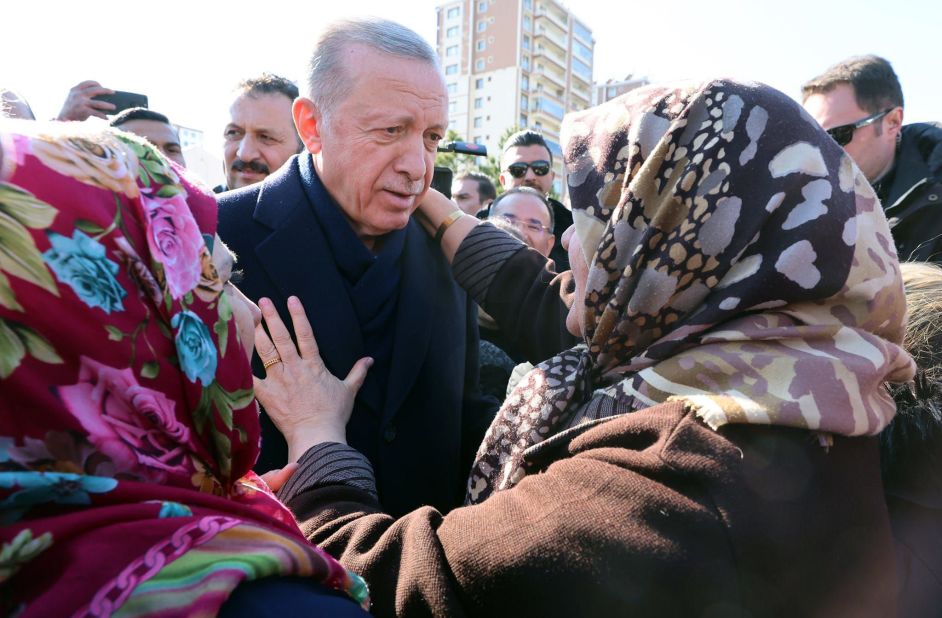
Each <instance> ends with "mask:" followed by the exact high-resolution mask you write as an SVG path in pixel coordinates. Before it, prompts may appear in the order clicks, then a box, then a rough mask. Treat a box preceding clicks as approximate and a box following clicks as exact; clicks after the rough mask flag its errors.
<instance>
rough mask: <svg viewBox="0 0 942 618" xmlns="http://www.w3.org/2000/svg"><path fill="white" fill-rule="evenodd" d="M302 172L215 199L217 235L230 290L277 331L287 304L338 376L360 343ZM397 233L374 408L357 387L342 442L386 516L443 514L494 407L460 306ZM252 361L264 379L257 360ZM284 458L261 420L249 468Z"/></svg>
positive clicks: (412, 239)
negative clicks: (274, 321) (268, 315)
mask: <svg viewBox="0 0 942 618" xmlns="http://www.w3.org/2000/svg"><path fill="white" fill-rule="evenodd" d="M301 156H310V155H307V154H304V155H301ZM311 173H312V172H311V171H310V166H309V165H308V163H307V162H306V161H304V160H303V159H299V158H298V157H297V156H296V157H294V158H293V159H292V160H291V161H290V162H289V164H287V165H285V166H282V168H281V169H280V170H278V171H277V172H275V173H274V174H272V175H271V176H269V177H268V178H266V179H265V181H264V182H262V183H258V184H255V185H252V186H249V187H245V188H243V189H239V190H236V191H231V192H228V193H224V194H222V195H220V196H219V235H220V237H221V238H222V240H223V241H224V242H225V243H226V244H227V245H229V247H230V248H231V249H232V250H233V251H234V252H235V253H236V255H237V256H238V268H240V269H242V270H243V271H244V277H243V279H242V281H241V282H240V283H239V287H240V289H241V290H242V291H243V292H244V293H245V294H246V295H247V296H248V297H249V298H251V299H253V300H258V299H259V298H260V297H262V296H266V297H268V298H271V299H272V301H274V303H275V306H276V307H278V310H279V312H280V314H281V317H282V319H283V320H284V321H285V324H286V325H288V326H289V327H290V325H291V321H290V317H289V315H288V312H287V307H286V302H287V299H288V296H290V295H292V294H294V295H296V296H298V297H299V298H300V299H301V302H302V303H303V305H304V308H305V310H306V311H307V315H308V318H309V319H310V321H311V326H312V327H313V329H314V335H315V337H316V338H317V343H318V346H319V348H320V353H321V356H322V357H323V358H324V362H325V364H326V365H327V368H328V369H329V370H330V371H331V373H333V374H334V375H336V376H340V377H343V376H346V375H347V373H348V372H349V371H350V369H351V367H353V364H354V363H355V362H356V361H357V360H358V359H359V358H361V357H362V356H363V355H364V354H363V340H362V336H361V333H360V326H359V324H358V323H357V319H356V315H355V313H354V310H353V306H352V304H351V300H350V298H349V296H348V293H347V291H346V288H345V286H344V283H343V281H342V278H341V277H342V275H341V274H340V272H339V271H338V269H337V266H336V263H335V261H334V259H333V257H332V255H331V253H330V250H329V247H328V243H327V240H326V238H325V237H324V234H323V230H322V228H321V223H320V222H319V221H318V219H317V218H316V217H315V214H314V211H313V206H312V204H311V203H310V201H309V198H308V193H307V192H306V191H305V188H304V186H303V184H302V183H308V186H310V183H311V182H312V178H310V174H311ZM324 199H329V198H328V197H327V196H326V193H325V195H324ZM406 233H407V236H406V242H405V248H404V249H403V254H402V257H401V262H400V263H401V266H402V278H401V284H400V285H401V287H400V291H399V301H398V307H397V311H396V318H395V320H396V325H395V335H394V343H393V354H392V367H391V369H390V375H389V380H388V390H387V392H386V396H385V402H383V397H382V396H381V392H380V394H379V396H376V392H377V391H376V390H375V389H374V390H372V391H371V389H368V388H364V389H362V390H361V391H360V394H359V395H358V396H357V400H356V404H355V406H354V410H353V416H352V418H351V420H350V423H349V424H348V425H347V439H348V442H349V443H350V445H351V446H353V447H354V448H356V449H357V450H359V451H361V452H362V453H364V454H365V455H366V456H367V457H368V458H369V459H370V461H371V462H372V464H373V467H374V469H375V472H376V477H377V481H378V488H379V495H380V499H381V500H382V502H383V505H384V507H385V508H386V509H387V510H388V511H389V512H392V513H397V514H401V513H405V512H408V511H410V510H412V509H414V508H416V507H419V506H421V505H424V504H430V505H433V506H436V507H438V508H443V509H446V510H447V509H450V508H452V507H454V506H457V505H458V504H460V502H461V498H462V497H463V494H464V489H465V481H466V479H467V474H468V470H469V467H470V463H471V459H472V457H473V455H474V451H475V450H476V449H477V447H478V445H479V444H480V442H481V438H482V437H483V435H484V431H485V430H486V429H487V427H488V425H489V424H490V420H491V418H492V417H493V414H494V412H495V411H496V407H497V402H496V401H493V400H492V399H485V398H482V397H481V396H480V395H479V392H478V388H477V380H478V377H477V370H478V369H477V368H478V362H477V351H478V332H477V323H476V313H475V312H474V311H473V309H472V304H471V301H470V300H469V299H468V297H467V295H466V294H465V293H464V291H462V290H461V289H460V288H458V286H457V285H456V284H455V282H454V280H453V278H452V275H451V270H450V268H449V266H448V264H447V262H446V261H445V259H444V257H443V256H442V254H441V252H440V251H439V250H438V248H437V247H436V246H435V245H434V243H433V242H432V240H431V239H430V238H428V236H427V234H425V232H423V231H422V229H421V228H420V226H419V225H418V224H417V223H416V222H415V221H410V222H409V225H408V227H407V231H406ZM253 363H254V367H255V370H256V374H257V375H264V374H263V372H262V371H261V365H260V362H259V360H258V357H256V358H255V359H254V361H253ZM286 459H287V449H286V446H285V442H284V438H283V437H282V436H281V434H280V433H279V432H278V430H277V429H275V427H274V425H273V424H272V423H271V421H270V420H269V419H268V417H267V416H266V415H265V414H264V413H263V414H262V453H261V455H260V457H259V461H258V463H257V464H256V469H258V470H261V471H265V470H270V469H272V468H275V467H280V466H283V465H284V463H285V461H286ZM430 462H432V463H431V465H430Z"/></svg>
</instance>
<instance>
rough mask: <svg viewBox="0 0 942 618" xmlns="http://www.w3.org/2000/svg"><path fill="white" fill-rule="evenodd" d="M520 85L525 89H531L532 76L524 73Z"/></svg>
mask: <svg viewBox="0 0 942 618" xmlns="http://www.w3.org/2000/svg"><path fill="white" fill-rule="evenodd" d="M520 87H521V88H522V89H523V90H529V89H530V76H528V75H522V76H521V77H520Z"/></svg>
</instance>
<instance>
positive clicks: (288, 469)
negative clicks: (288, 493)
mask: <svg viewBox="0 0 942 618" xmlns="http://www.w3.org/2000/svg"><path fill="white" fill-rule="evenodd" d="M297 469H298V464H296V463H289V464H288V465H286V466H285V467H284V468H276V469H274V470H269V471H268V472H266V473H265V474H262V475H260V477H261V479H262V480H263V481H265V484H266V485H268V488H269V489H270V490H272V492H273V493H274V492H277V491H278V490H279V489H281V488H282V487H283V486H284V484H285V483H287V482H288V479H290V478H291V475H292V474H294V471H295V470H297Z"/></svg>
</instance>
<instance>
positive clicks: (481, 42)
mask: <svg viewBox="0 0 942 618" xmlns="http://www.w3.org/2000/svg"><path fill="white" fill-rule="evenodd" d="M484 45H485V43H484V39H481V40H480V41H478V44H477V50H478V51H484Z"/></svg>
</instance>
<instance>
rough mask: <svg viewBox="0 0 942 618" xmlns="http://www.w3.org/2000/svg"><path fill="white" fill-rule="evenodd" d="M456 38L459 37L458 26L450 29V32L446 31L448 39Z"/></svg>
mask: <svg viewBox="0 0 942 618" xmlns="http://www.w3.org/2000/svg"><path fill="white" fill-rule="evenodd" d="M456 36H458V26H452V27H451V28H449V29H448V30H445V37H446V38H449V39H453V38H455V37H456Z"/></svg>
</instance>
